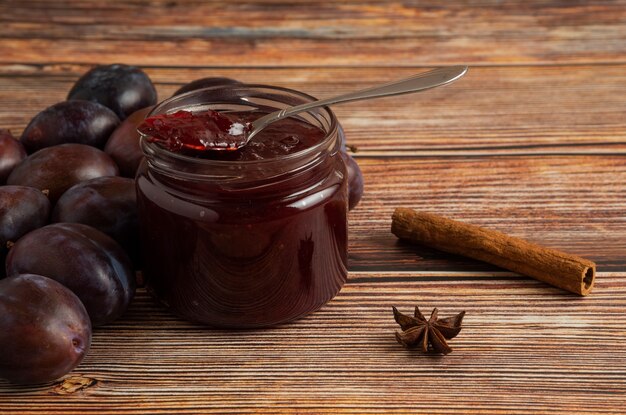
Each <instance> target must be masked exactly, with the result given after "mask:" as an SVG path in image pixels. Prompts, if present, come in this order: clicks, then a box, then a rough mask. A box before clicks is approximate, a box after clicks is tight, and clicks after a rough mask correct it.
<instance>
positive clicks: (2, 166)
mask: <svg viewBox="0 0 626 415" xmlns="http://www.w3.org/2000/svg"><path fill="white" fill-rule="evenodd" d="M25 158H26V150H25V149H24V146H23V145H22V143H20V142H19V141H17V140H16V139H15V137H13V135H12V134H11V132H10V131H9V130H0V185H3V184H5V183H6V181H7V178H8V177H9V175H10V174H11V172H12V171H13V169H14V168H15V166H17V165H18V164H20V163H21V162H22V160H24V159H25Z"/></svg>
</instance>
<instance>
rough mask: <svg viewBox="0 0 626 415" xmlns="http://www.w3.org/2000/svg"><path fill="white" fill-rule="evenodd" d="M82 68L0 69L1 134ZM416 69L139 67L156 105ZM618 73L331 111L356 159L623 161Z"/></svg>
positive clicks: (623, 87) (567, 73)
mask: <svg viewBox="0 0 626 415" xmlns="http://www.w3.org/2000/svg"><path fill="white" fill-rule="evenodd" d="M88 68H89V66H88V65H17V64H12V65H2V66H0V105H2V107H3V108H5V110H4V111H1V112H0V126H2V127H3V128H10V129H12V130H13V131H14V132H15V133H18V134H19V133H21V130H22V129H23V128H24V126H25V125H26V123H27V122H28V120H29V119H30V118H31V117H33V116H34V115H35V114H37V112H39V111H40V110H42V109H43V108H45V107H46V106H49V105H52V104H54V103H56V102H58V101H61V100H64V99H65V97H66V94H67V91H69V89H70V88H71V86H72V84H73V83H74V82H75V81H76V80H77V79H78V78H79V76H80V75H81V74H82V73H84V72H86V71H87V69H88ZM423 70H425V68H385V69H381V68H359V69H356V68H354V69H352V68H319V69H316V70H311V69H285V68H272V69H267V68H255V69H219V68H153V67H148V68H146V72H147V73H148V74H149V75H150V76H151V78H152V79H154V81H155V82H156V84H157V88H158V92H159V97H160V98H161V99H164V98H166V97H168V96H170V95H171V94H172V93H173V92H174V91H175V90H176V89H177V88H178V87H179V86H180V85H182V84H184V83H186V82H189V81H191V80H193V79H198V78H202V77H205V76H228V77H233V78H236V79H240V80H242V81H245V82H248V83H265V84H275V85H280V86H285V87H288V88H295V89H299V90H302V91H305V92H308V93H310V94H313V95H315V96H320V97H328V96H331V95H332V94H335V93H341V92H349V91H354V90H357V89H359V88H364V87H367V86H371V85H375V84H377V83H382V82H386V81H389V80H393V79H400V78H402V77H408V76H410V75H412V74H414V73H417V72H420V71H423ZM624 96H626V65H603V66H550V67H514V68H509V67H494V68H482V67H480V68H471V69H470V72H469V74H468V75H467V76H466V77H464V78H463V79H461V80H460V81H459V82H457V83H455V84H453V85H450V86H446V87H445V88H439V89H435V90H432V91H427V92H424V93H422V94H418V95H409V96H405V97H397V98H388V99H381V100H372V101H366V102H355V103H351V104H347V105H343V106H341V105H338V106H336V107H335V108H334V110H335V112H336V113H337V116H338V117H339V120H340V121H341V123H342V125H343V126H344V128H345V130H346V135H347V138H348V142H349V143H350V144H353V145H355V146H357V147H358V151H359V153H358V155H361V154H367V155H392V156H393V155H417V156H449V155H459V154H465V155H524V154H536V155H545V154H557V155H558V154H607V155H614V154H626V118H625V117H624V114H625V113H626V100H624V99H623V97H624Z"/></svg>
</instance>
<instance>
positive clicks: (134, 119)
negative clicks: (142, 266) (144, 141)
mask: <svg viewBox="0 0 626 415" xmlns="http://www.w3.org/2000/svg"><path fill="white" fill-rule="evenodd" d="M152 108H154V107H147V108H142V109H140V110H139V111H135V112H133V113H132V114H131V115H130V116H129V117H128V118H126V119H125V120H124V121H123V122H122V123H121V124H120V126H119V127H117V128H116V129H115V131H113V134H111V137H110V138H109V141H107V144H106V146H105V147H104V152H105V153H107V154H108V155H109V156H111V158H112V159H113V160H114V161H115V163H117V165H118V166H119V168H120V173H121V174H122V176H124V177H132V178H134V177H135V173H137V168H138V167H139V163H141V160H142V159H143V151H142V150H141V146H140V145H139V132H138V131H137V127H139V124H141V123H142V122H143V120H144V119H145V118H146V116H147V115H148V113H149V112H150V111H151V110H152Z"/></svg>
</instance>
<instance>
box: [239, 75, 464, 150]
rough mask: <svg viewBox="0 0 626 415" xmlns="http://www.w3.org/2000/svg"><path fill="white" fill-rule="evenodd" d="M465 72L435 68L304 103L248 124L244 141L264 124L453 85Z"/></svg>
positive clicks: (263, 126)
mask: <svg viewBox="0 0 626 415" xmlns="http://www.w3.org/2000/svg"><path fill="white" fill-rule="evenodd" d="M466 72H467V66H447V67H443V68H437V69H433V70H432V71H428V72H424V73H421V74H417V75H414V76H412V77H410V78H406V79H402V80H400V81H393V82H390V83H387V84H384V85H379V86H375V87H373V88H368V89H363V90H361V91H356V92H351V93H349V94H344V95H339V96H337V97H331V98H326V99H321V100H319V101H313V102H307V103H306V104H301V105H296V106H295V107H289V108H285V109H283V110H280V111H275V112H272V113H270V114H268V115H266V116H264V117H261V118H259V119H258V120H255V121H254V122H253V123H252V128H251V130H250V133H249V135H248V137H247V139H248V141H249V140H250V139H251V138H252V136H254V135H256V133H257V132H258V131H260V130H261V129H263V128H265V126H267V125H268V124H270V123H273V122H275V121H278V120H281V119H283V118H287V117H289V116H291V115H294V114H297V113H300V112H303V111H307V110H310V109H313V108H318V107H324V106H327V105H333V104H340V103H343V102H351V101H359V100H362V99H370V98H381V97H389V96H393V95H401V94H410V93H413V92H419V91H423V90H426V89H430V88H435V87H437V86H441V85H445V84H449V83H450V82H454V81H456V80H457V79H459V78H460V77H462V76H463V75H465V73H466Z"/></svg>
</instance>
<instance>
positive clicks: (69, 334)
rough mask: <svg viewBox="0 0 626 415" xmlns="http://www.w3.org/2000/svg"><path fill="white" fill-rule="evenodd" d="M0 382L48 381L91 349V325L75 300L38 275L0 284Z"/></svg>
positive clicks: (21, 276)
mask: <svg viewBox="0 0 626 415" xmlns="http://www.w3.org/2000/svg"><path fill="white" fill-rule="evenodd" d="M0 333H2V335H0V377H2V378H5V379H8V380H9V381H11V382H14V383H20V384H34V383H43V382H50V381H53V380H55V379H58V378H60V377H61V376H63V375H65V374H67V373H69V372H70V371H72V369H74V368H75V367H76V366H78V364H79V363H80V362H81V361H82V360H83V357H84V356H85V355H86V354H87V352H88V351H89V347H90V345H91V323H90V321H89V315H88V314H87V311H86V310H85V307H84V306H83V304H82V303H81V302H80V300H79V299H78V297H76V295H74V294H73V293H72V292H71V291H70V290H68V289H67V288H65V287H64V286H63V285H61V284H59V283H58V282H56V281H54V280H51V279H50V278H46V277H42V276H41V275H29V274H26V275H16V276H14V277H11V278H5V279H3V280H0Z"/></svg>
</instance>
